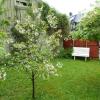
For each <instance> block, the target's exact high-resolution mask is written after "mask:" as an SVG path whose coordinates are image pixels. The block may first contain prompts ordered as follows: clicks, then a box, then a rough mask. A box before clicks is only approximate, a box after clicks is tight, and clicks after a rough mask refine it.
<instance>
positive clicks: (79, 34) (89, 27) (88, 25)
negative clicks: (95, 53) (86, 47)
mask: <svg viewBox="0 0 100 100" xmlns="http://www.w3.org/2000/svg"><path fill="white" fill-rule="evenodd" d="M77 28H78V31H75V32H73V33H72V34H71V35H72V37H73V38H75V39H85V40H95V41H99V40H100V7H95V8H94V9H93V10H92V11H90V12H88V13H87V14H86V16H85V17H84V18H83V19H82V20H81V22H80V24H79V26H78V27H77Z"/></svg>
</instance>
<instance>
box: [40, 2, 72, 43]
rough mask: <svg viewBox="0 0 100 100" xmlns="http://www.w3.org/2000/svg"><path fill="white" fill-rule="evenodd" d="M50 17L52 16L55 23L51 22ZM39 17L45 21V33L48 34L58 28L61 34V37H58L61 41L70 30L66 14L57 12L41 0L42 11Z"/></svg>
mask: <svg viewBox="0 0 100 100" xmlns="http://www.w3.org/2000/svg"><path fill="white" fill-rule="evenodd" d="M51 17H53V20H54V21H56V25H54V23H52V21H51ZM41 18H42V20H44V21H45V22H46V25H47V27H48V28H47V30H46V31H47V33H48V34H49V35H51V34H53V33H55V32H57V31H58V30H60V31H61V32H60V34H61V35H62V38H60V40H61V43H62V40H63V39H64V37H67V36H68V34H69V31H70V27H69V19H68V17H67V16H66V15H64V14H60V13H58V12H57V11H56V10H55V9H53V8H50V7H49V5H48V4H46V3H44V2H42V13H41Z"/></svg>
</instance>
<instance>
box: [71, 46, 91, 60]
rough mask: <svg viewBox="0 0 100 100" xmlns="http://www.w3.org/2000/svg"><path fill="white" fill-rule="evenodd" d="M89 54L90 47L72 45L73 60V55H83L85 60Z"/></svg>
mask: <svg viewBox="0 0 100 100" xmlns="http://www.w3.org/2000/svg"><path fill="white" fill-rule="evenodd" d="M89 54H90V48H87V47H73V52H72V56H74V60H75V57H85V61H86V60H87V58H88V57H89Z"/></svg>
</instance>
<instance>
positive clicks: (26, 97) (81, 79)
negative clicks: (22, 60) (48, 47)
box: [0, 59, 100, 100]
mask: <svg viewBox="0 0 100 100" xmlns="http://www.w3.org/2000/svg"><path fill="white" fill-rule="evenodd" d="M56 61H60V62H62V63H63V68H62V69H60V70H59V71H58V72H59V76H58V77H52V78H50V79H49V80H42V79H37V80H36V84H35V85H36V93H35V94H36V100H100V61H92V60H91V61H87V62H84V61H82V60H76V61H73V60H68V59H57V60H56ZM6 70H7V79H6V80H5V81H0V100H31V91H32V88H31V87H32V86H31V80H30V79H29V77H28V75H27V74H26V73H25V72H23V70H21V69H19V70H17V69H15V68H9V69H6Z"/></svg>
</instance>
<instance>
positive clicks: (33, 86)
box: [32, 71, 35, 100]
mask: <svg viewBox="0 0 100 100" xmlns="http://www.w3.org/2000/svg"><path fill="white" fill-rule="evenodd" d="M34 99H35V75H34V72H33V71H32V100H34Z"/></svg>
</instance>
